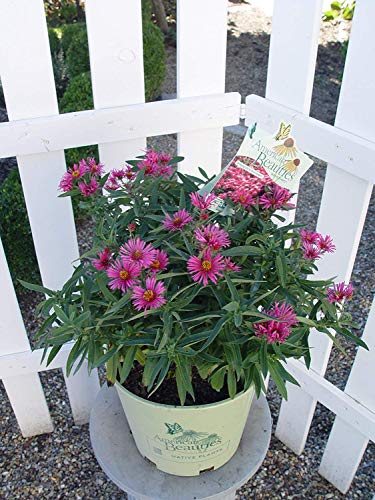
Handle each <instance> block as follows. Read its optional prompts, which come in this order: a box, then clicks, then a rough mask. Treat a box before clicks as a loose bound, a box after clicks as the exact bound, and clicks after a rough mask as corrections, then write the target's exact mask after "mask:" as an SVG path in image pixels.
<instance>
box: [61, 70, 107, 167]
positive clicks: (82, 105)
mask: <svg viewBox="0 0 375 500" xmlns="http://www.w3.org/2000/svg"><path fill="white" fill-rule="evenodd" d="M93 107H94V101H93V97H92V86H91V77H90V73H89V72H86V73H82V74H81V75H78V76H76V77H74V78H72V80H71V81H70V83H69V85H68V87H67V89H66V91H65V93H64V95H63V97H62V99H61V101H60V112H61V113H71V112H73V111H84V110H85V109H92V108H93ZM88 156H95V158H97V157H98V147H97V146H83V147H80V148H72V149H66V150H65V158H66V164H67V165H68V166H71V165H73V164H74V163H78V162H79V160H81V159H82V158H87V157H88Z"/></svg>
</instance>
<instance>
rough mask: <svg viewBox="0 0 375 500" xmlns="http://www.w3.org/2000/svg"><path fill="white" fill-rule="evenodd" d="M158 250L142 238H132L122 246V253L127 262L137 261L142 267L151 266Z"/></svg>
mask: <svg viewBox="0 0 375 500" xmlns="http://www.w3.org/2000/svg"><path fill="white" fill-rule="evenodd" d="M155 252H156V250H155V249H154V248H153V246H152V245H151V244H150V243H148V244H146V242H145V241H142V240H141V239H140V238H136V239H131V240H129V241H128V242H127V243H125V245H124V246H122V247H120V253H121V254H122V255H123V257H124V260H125V261H127V262H135V263H136V264H138V265H140V266H141V267H150V265H151V264H152V263H153V261H154V260H155Z"/></svg>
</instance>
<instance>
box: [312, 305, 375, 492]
mask: <svg viewBox="0 0 375 500" xmlns="http://www.w3.org/2000/svg"><path fill="white" fill-rule="evenodd" d="M363 340H364V341H365V342H366V343H367V345H368V347H369V351H366V350H364V349H359V350H358V352H357V355H356V358H355V361H354V364H353V368H352V370H351V373H350V376H349V379H348V382H347V384H346V388H345V392H346V393H347V394H349V395H350V396H351V397H352V398H355V399H356V400H357V401H359V402H360V403H361V404H363V405H365V406H366V407H367V408H368V409H369V410H371V411H372V412H373V414H374V420H375V391H374V387H373V384H371V383H369V381H370V380H373V379H374V376H375V300H374V302H373V304H372V308H371V311H370V314H369V317H368V320H367V323H366V328H365V331H364V334H363ZM339 415H340V414H339ZM349 426H350V428H349V429H348V424H347V423H346V422H344V421H343V420H342V418H341V417H337V418H336V420H335V423H334V425H333V428H332V431H331V434H330V436H329V440H328V443H327V447H326V449H325V452H324V455H323V459H322V462H321V465H320V468H319V472H320V474H321V475H322V476H324V477H325V478H326V479H327V480H328V481H330V482H331V483H333V484H334V485H335V486H336V487H337V488H338V489H339V490H340V491H342V492H343V493H345V492H346V491H347V490H348V488H349V487H350V484H351V482H352V480H353V477H354V475H355V473H356V471H357V468H358V465H359V464H360V462H361V459H362V456H363V453H364V452H365V450H366V446H367V443H368V438H369V433H368V426H367V425H363V426H361V427H360V429H359V430H354V429H353V426H352V422H351V421H350V422H349ZM374 434H375V433H374ZM348 436H350V438H349V440H348ZM372 439H373V440H375V435H374V436H373V437H372ZM337 450H340V456H341V457H342V458H341V460H339V461H338V460H335V459H334V457H335V454H336V457H337Z"/></svg>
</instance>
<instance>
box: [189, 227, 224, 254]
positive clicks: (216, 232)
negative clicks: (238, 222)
mask: <svg viewBox="0 0 375 500" xmlns="http://www.w3.org/2000/svg"><path fill="white" fill-rule="evenodd" d="M194 235H195V239H196V240H197V241H198V243H200V244H201V246H202V247H209V248H212V250H220V249H221V248H223V247H229V245H230V239H229V235H228V233H227V232H226V231H224V229H221V228H220V227H219V225H218V224H212V225H211V224H208V225H207V226H204V227H202V228H198V229H196V230H195V231H194Z"/></svg>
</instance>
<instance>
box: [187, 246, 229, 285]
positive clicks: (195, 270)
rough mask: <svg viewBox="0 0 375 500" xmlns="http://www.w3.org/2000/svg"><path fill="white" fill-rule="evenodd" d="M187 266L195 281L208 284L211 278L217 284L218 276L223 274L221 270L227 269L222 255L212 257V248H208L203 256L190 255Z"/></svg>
mask: <svg viewBox="0 0 375 500" xmlns="http://www.w3.org/2000/svg"><path fill="white" fill-rule="evenodd" d="M187 268H188V271H189V273H190V274H191V275H192V277H193V280H194V281H198V282H199V283H203V285H204V286H206V285H207V284H208V280H209V279H210V280H211V281H212V282H213V283H215V284H216V283H217V278H218V277H222V276H223V273H222V272H221V271H223V270H224V269H225V262H224V259H223V256H222V255H216V256H215V257H212V254H211V250H210V249H209V248H207V249H206V250H204V252H203V255H202V257H201V258H199V257H196V256H195V255H193V256H192V257H190V259H189V260H188V262H187Z"/></svg>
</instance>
